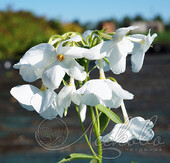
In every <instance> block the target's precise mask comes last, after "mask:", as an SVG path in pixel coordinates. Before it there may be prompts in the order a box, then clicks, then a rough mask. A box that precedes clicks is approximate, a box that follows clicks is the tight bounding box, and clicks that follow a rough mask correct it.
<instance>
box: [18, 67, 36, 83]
mask: <svg viewBox="0 0 170 163" xmlns="http://www.w3.org/2000/svg"><path fill="white" fill-rule="evenodd" d="M19 74H20V75H21V76H22V78H23V80H25V81H27V82H33V81H35V80H37V79H38V78H39V77H38V76H36V75H35V70H34V69H33V67H31V66H30V65H22V66H20V70H19Z"/></svg>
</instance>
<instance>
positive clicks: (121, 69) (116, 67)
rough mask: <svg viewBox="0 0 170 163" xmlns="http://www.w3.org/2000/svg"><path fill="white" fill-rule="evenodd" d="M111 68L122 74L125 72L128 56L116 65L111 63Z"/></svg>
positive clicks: (114, 71)
mask: <svg viewBox="0 0 170 163" xmlns="http://www.w3.org/2000/svg"><path fill="white" fill-rule="evenodd" d="M110 69H111V70H112V71H113V73H115V74H120V73H123V72H125V69H126V57H122V58H121V59H120V60H119V61H118V62H117V63H116V64H115V65H113V64H112V65H111V66H110Z"/></svg>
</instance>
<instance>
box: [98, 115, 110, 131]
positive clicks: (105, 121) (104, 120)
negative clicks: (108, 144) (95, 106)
mask: <svg viewBox="0 0 170 163" xmlns="http://www.w3.org/2000/svg"><path fill="white" fill-rule="evenodd" d="M99 121H100V134H102V133H103V132H104V130H105V129H106V127H107V126H108V124H109V122H110V118H109V117H108V116H107V115H106V114H105V113H103V112H102V113H101V114H100V116H99Z"/></svg>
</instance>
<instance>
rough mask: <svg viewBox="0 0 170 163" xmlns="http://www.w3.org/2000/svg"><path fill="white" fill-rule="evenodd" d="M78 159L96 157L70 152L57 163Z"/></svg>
mask: <svg viewBox="0 0 170 163" xmlns="http://www.w3.org/2000/svg"><path fill="white" fill-rule="evenodd" d="M78 159H96V158H95V157H94V156H92V155H88V154H83V153H73V154H70V155H69V156H66V157H65V158H64V159H62V160H61V161H59V162H58V163H63V162H69V161H72V160H78Z"/></svg>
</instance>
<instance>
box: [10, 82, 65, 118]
mask: <svg viewBox="0 0 170 163" xmlns="http://www.w3.org/2000/svg"><path fill="white" fill-rule="evenodd" d="M10 93H11V95H12V96H13V97H14V98H16V99H17V100H18V102H19V103H20V104H21V106H22V107H23V108H25V109H27V110H29V111H33V110H35V111H36V112H37V113H39V114H40V115H41V116H42V117H43V118H45V119H53V118H55V117H56V116H57V115H59V116H60V117H62V116H63V112H64V109H63V107H61V106H59V105H58V104H57V94H56V93H55V92H54V91H53V90H51V89H46V90H43V91H42V90H40V89H38V88H36V87H34V86H32V85H30V84H25V85H19V86H16V87H13V88H12V89H11V91H10Z"/></svg>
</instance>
